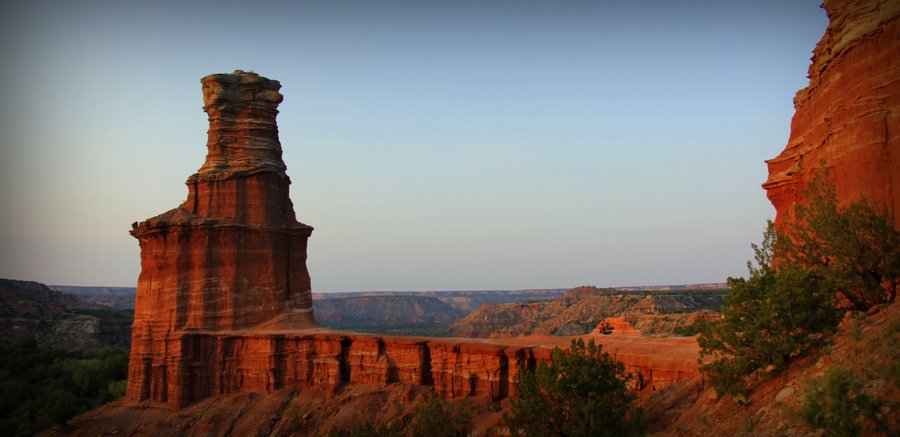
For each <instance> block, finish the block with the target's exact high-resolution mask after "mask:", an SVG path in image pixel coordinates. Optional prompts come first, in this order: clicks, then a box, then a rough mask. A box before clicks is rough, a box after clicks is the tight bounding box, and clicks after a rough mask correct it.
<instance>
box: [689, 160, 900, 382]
mask: <svg viewBox="0 0 900 437" xmlns="http://www.w3.org/2000/svg"><path fill="white" fill-rule="evenodd" d="M804 195H805V199H806V203H805V205H801V206H798V207H797V208H795V210H794V212H793V215H792V216H791V217H789V220H788V221H787V223H790V224H789V225H786V226H784V227H782V228H780V229H776V227H775V225H774V224H772V223H771V222H770V223H769V226H768V227H767V229H766V231H765V234H764V238H763V242H762V244H761V245H759V246H756V245H753V249H754V252H755V253H756V263H755V265H754V264H753V263H749V262H748V268H749V270H750V275H749V278H747V279H744V278H728V283H729V285H730V286H731V288H732V292H731V293H730V294H729V295H728V296H727V297H726V304H725V306H724V307H723V309H722V315H723V316H722V318H721V319H720V320H716V321H714V322H706V323H701V324H700V328H699V330H700V332H701V335H700V337H699V338H698V342H699V344H700V347H701V369H702V370H704V371H706V372H708V375H709V381H710V383H711V384H712V385H713V386H714V387H715V388H716V390H717V391H718V392H719V393H728V394H732V395H739V394H741V393H742V392H743V390H744V389H745V388H746V382H747V379H748V377H749V376H751V375H754V374H759V372H765V371H772V370H775V369H778V368H780V367H782V366H783V365H784V364H785V363H786V362H787V361H788V360H789V359H790V358H791V357H793V356H796V355H798V354H800V353H802V352H803V351H804V350H806V349H808V348H809V347H810V346H812V345H813V344H815V342H816V341H818V340H819V339H822V338H824V337H826V336H828V335H829V334H830V333H832V332H833V331H834V329H835V328H836V327H837V324H838V322H839V321H840V318H841V315H842V314H843V312H844V311H846V310H854V309H855V310H866V309H868V308H870V307H871V306H873V305H877V304H880V303H885V302H891V301H893V300H894V298H895V296H896V288H897V285H898V281H900V233H898V232H897V231H896V230H895V229H894V228H893V219H892V218H891V217H890V216H888V214H886V213H885V212H881V211H878V210H876V209H875V208H873V207H872V206H870V205H869V204H868V203H867V202H866V201H865V200H864V199H863V200H859V201H857V202H854V203H852V204H850V205H848V206H847V207H846V208H838V207H837V206H836V203H835V192H834V187H833V186H831V185H830V184H828V183H827V172H825V171H821V172H819V173H818V175H817V177H816V179H815V181H814V182H813V183H811V184H810V186H809V188H808V189H807V190H806V191H805V193H804ZM707 356H712V358H713V359H712V360H708V361H704V357H707Z"/></svg>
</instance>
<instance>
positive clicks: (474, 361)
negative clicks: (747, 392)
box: [128, 330, 698, 409]
mask: <svg viewBox="0 0 900 437" xmlns="http://www.w3.org/2000/svg"><path fill="white" fill-rule="evenodd" d="M567 340H568V339H564V338H558V337H557V338H554V339H546V338H545V339H543V341H536V340H528V342H530V343H533V344H521V343H513V342H505V343H501V342H496V343H485V342H481V341H477V340H464V339H427V338H416V337H381V336H371V335H364V334H341V333H336V332H327V331H322V330H318V332H317V331H316V330H307V331H305V332H304V331H282V332H272V331H270V332H256V333H254V332H242V333H237V332H188V331H182V332H179V333H177V334H175V335H171V336H169V337H167V338H165V339H160V340H157V341H156V342H155V344H154V350H157V351H159V352H160V353H161V357H160V359H158V360H156V361H154V365H152V366H144V367H142V368H141V369H142V371H144V372H147V373H146V374H143V375H134V374H132V375H130V378H133V377H135V376H137V377H138V379H139V380H140V381H145V382H146V383H144V384H133V383H132V380H131V379H129V390H132V389H134V390H138V392H134V393H133V392H131V391H129V393H128V396H129V398H130V399H132V400H142V401H148V403H149V404H150V405H160V406H167V407H168V408H169V409H180V408H183V407H185V406H187V405H189V404H191V403H193V402H196V401H199V400H202V399H205V398H208V397H211V396H218V395H224V394H229V393H234V392H239V391H250V392H258V393H272V392H274V391H276V390H279V389H282V388H287V387H293V388H298V389H301V390H302V389H307V388H309V387H312V386H320V387H326V388H339V387H341V386H343V385H347V384H350V385H353V384H379V385H382V386H387V385H390V384H394V383H400V384H416V385H424V386H430V387H432V388H433V390H434V391H435V393H436V394H437V395H439V396H441V397H444V398H459V397H466V396H487V397H490V398H491V399H494V400H500V399H504V398H506V397H509V396H515V394H516V388H517V386H518V383H519V378H520V375H521V373H522V372H523V371H525V370H526V369H533V368H535V367H536V365H537V364H538V363H539V362H540V361H542V360H543V361H546V360H549V357H550V352H551V351H552V347H553V346H565V344H564V342H566V341H567ZM597 340H598V341H600V342H602V343H605V345H604V350H606V351H608V352H610V354H611V355H613V356H614V357H615V358H616V359H617V360H619V361H621V362H622V363H623V364H625V368H626V371H627V372H629V373H632V374H633V375H634V380H633V381H634V384H635V387H634V388H635V389H638V390H655V389H658V388H662V387H666V386H668V385H671V384H672V383H675V382H677V381H681V380H684V379H688V378H691V377H693V376H696V375H697V374H698V373H697V362H696V359H697V344H696V341H694V340H693V339H692V338H682V339H652V338H646V337H621V338H620V339H608V338H597ZM548 342H549V343H548Z"/></svg>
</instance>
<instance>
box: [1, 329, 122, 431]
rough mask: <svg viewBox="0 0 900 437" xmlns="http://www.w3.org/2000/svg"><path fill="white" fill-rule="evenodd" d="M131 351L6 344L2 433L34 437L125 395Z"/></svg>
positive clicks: (3, 352) (3, 348) (28, 341)
mask: <svg viewBox="0 0 900 437" xmlns="http://www.w3.org/2000/svg"><path fill="white" fill-rule="evenodd" d="M127 376H128V351H127V350H126V349H121V348H109V349H102V350H90V351H79V352H69V353H67V352H64V351H61V350H57V349H52V348H47V347H42V346H40V345H38V343H37V342H36V341H35V340H33V339H30V338H26V339H22V340H19V341H16V342H14V343H12V344H9V345H0V429H2V430H3V434H4V435H12V436H30V435H34V434H35V433H37V432H39V431H41V430H44V429H46V428H48V427H50V426H53V425H56V424H64V423H65V422H66V421H67V420H69V419H71V418H72V417H74V416H76V415H78V414H80V413H83V412H85V411H88V410H91V409H94V408H96V407H97V406H99V405H102V404H104V403H106V402H109V401H111V400H113V399H115V398H117V397H121V396H123V395H124V394H125V379H126V377H127Z"/></svg>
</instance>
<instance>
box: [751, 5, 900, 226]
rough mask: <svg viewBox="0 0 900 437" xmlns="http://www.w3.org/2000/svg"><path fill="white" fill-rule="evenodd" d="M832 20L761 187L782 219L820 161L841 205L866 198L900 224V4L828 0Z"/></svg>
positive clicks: (798, 94)
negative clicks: (787, 133)
mask: <svg viewBox="0 0 900 437" xmlns="http://www.w3.org/2000/svg"><path fill="white" fill-rule="evenodd" d="M823 7H824V8H825V10H826V12H827V13H828V18H829V21H830V22H829V25H828V29H827V30H826V31H825V35H824V36H823V37H822V40H821V41H819V43H818V44H817V45H816V48H815V51H814V55H813V59H812V65H810V67H809V85H808V86H807V87H806V88H804V89H802V90H800V91H799V92H797V95H796V97H794V107H795V109H796V113H795V114H794V118H793V120H792V122H791V135H790V138H789V139H788V144H787V147H786V148H785V149H784V151H782V152H781V154H780V155H778V156H777V157H775V158H773V159H770V160H768V161H766V162H767V164H768V167H769V178H768V180H767V181H766V182H765V184H763V188H765V189H766V191H767V195H768V197H769V200H770V201H771V202H772V204H773V205H774V206H775V209H776V211H777V213H778V217H777V219H776V221H777V222H780V221H783V220H784V219H785V214H786V213H787V212H788V211H789V210H790V208H791V207H792V206H793V205H794V204H796V203H797V202H800V201H801V200H802V197H803V189H804V187H805V186H806V185H807V184H808V183H809V182H810V181H811V180H812V178H813V174H814V170H815V169H816V168H818V167H820V162H823V161H824V162H825V166H826V167H827V168H828V170H829V176H830V179H831V182H832V183H834V185H835V188H836V191H837V196H838V203H839V204H840V205H843V204H847V203H849V202H853V201H855V200H858V199H859V196H864V197H865V198H866V199H867V200H868V201H869V202H872V203H874V204H875V205H877V206H878V207H884V208H886V209H887V211H888V212H889V213H892V214H894V220H895V222H894V223H895V227H897V228H900V21H898V17H900V2H896V1H892V0H875V1H861V0H826V1H825V3H824V5H823Z"/></svg>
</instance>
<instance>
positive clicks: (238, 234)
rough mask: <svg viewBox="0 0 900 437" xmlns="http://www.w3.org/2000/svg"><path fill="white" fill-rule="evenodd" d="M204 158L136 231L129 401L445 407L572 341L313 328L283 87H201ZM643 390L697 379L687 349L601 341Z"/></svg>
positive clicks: (494, 388)
mask: <svg viewBox="0 0 900 437" xmlns="http://www.w3.org/2000/svg"><path fill="white" fill-rule="evenodd" d="M202 83H203V98H204V103H205V106H204V108H205V110H206V112H207V113H208V114H209V121H210V128H209V142H208V144H207V146H208V148H209V153H208V155H207V157H206V162H205V163H204V164H203V166H202V167H201V168H200V170H199V171H198V172H197V174H195V175H193V176H191V177H190V178H189V179H188V182H187V185H188V191H189V194H188V198H187V201H185V202H184V204H182V205H181V206H180V207H178V208H175V209H173V210H171V211H168V212H166V213H164V214H162V215H159V216H157V217H154V218H151V219H149V220H146V221H143V222H140V223H135V225H134V229H133V230H132V231H131V233H132V235H134V236H135V237H136V238H137V239H138V241H140V246H141V267H142V271H141V276H140V279H139V280H138V290H137V302H136V306H135V314H134V318H135V320H134V325H133V326H132V343H131V360H130V362H129V375H128V389H127V393H126V397H127V400H128V401H129V402H131V403H137V402H140V403H143V404H145V405H150V406H160V407H168V408H169V409H180V408H182V407H185V406H187V405H189V404H191V403H193V402H196V401H199V400H202V399H205V398H208V397H213V396H219V395H225V394H229V393H234V392H240V391H250V392H260V393H272V392H273V391H276V390H280V389H282V388H296V389H301V390H302V389H307V388H309V387H312V386H316V387H320V388H321V387H326V388H335V389H338V388H340V387H344V386H346V385H352V384H379V385H381V386H386V385H388V384H395V383H399V384H415V385H423V386H429V387H431V388H432V389H433V390H434V392H435V394H437V395H438V396H442V397H446V398H455V397H465V396H487V397H489V398H490V399H493V400H499V399H502V398H505V397H508V396H512V395H514V394H515V393H516V387H517V385H518V381H519V375H520V373H521V372H522V371H524V370H526V369H533V368H535V367H536V365H537V363H538V362H540V361H541V360H548V359H549V357H550V352H551V350H552V348H553V347H555V346H561V347H567V345H568V343H569V338H566V337H543V338H536V337H524V338H518V339H504V340H496V341H491V342H486V341H483V340H478V339H428V338H413V337H385V336H374V335H365V334H354V333H347V332H334V331H328V330H324V329H321V328H318V325H317V324H316V322H315V319H314V318H313V313H312V299H311V293H310V279H309V273H308V272H307V269H306V241H307V238H308V237H309V236H310V233H311V232H312V228H311V227H309V226H306V225H304V224H302V223H298V222H297V221H296V219H295V217H294V209H293V206H292V204H291V200H290V198H289V196H288V195H289V193H288V187H289V185H290V179H288V177H287V175H286V174H285V165H284V162H283V161H282V159H281V145H280V144H279V142H278V129H277V127H276V125H275V116H276V114H277V110H276V107H277V105H278V103H280V102H281V99H282V96H281V94H279V93H278V89H279V87H280V85H279V83H278V82H277V81H274V80H269V79H265V78H263V77H260V76H258V75H256V74H252V73H244V72H240V71H238V72H235V73H234V74H214V75H211V76H207V77H205V78H203V80H202ZM597 339H598V340H600V341H601V342H603V343H605V347H606V350H608V351H609V352H610V353H611V354H613V355H614V356H615V357H616V359H619V360H620V361H622V362H623V363H624V364H625V366H626V369H627V370H628V371H629V372H632V373H634V374H635V381H636V382H635V384H636V387H635V388H637V389H653V388H659V387H664V386H666V385H669V384H671V383H673V382H676V381H679V380H682V379H686V378H689V377H692V376H695V375H696V373H697V363H696V358H697V343H696V341H694V340H693V339H692V338H684V339H664V340H661V339H650V338H644V337H621V338H616V339H608V338H603V337H602V336H598V337H597Z"/></svg>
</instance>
